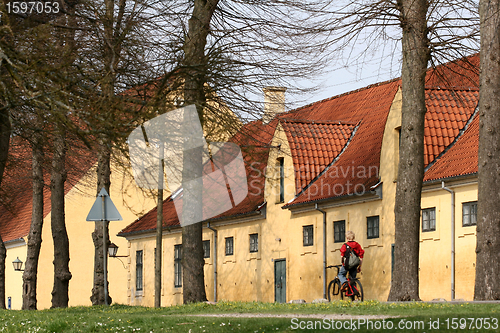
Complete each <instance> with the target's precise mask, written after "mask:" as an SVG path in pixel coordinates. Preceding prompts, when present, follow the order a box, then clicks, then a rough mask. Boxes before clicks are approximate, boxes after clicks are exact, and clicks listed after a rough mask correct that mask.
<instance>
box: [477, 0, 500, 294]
mask: <svg viewBox="0 0 500 333" xmlns="http://www.w3.org/2000/svg"><path fill="white" fill-rule="evenodd" d="M479 14H480V17H481V55H480V66H481V72H480V85H479V94H480V96H481V98H480V99H479V150H478V168H479V170H478V177H479V185H478V212H477V213H478V217H477V228H476V232H477V245H476V281H475V287H474V300H498V299H500V281H499V280H498V275H499V274H500V260H499V258H498V254H499V253H500V218H499V217H500V207H499V205H498V193H499V192H498V186H499V185H500V174H499V171H498V170H500V165H499V163H500V149H499V148H500V147H499V142H500V141H499V134H498V128H499V126H500V96H499V95H498V91H499V88H500V63H499V61H498V60H499V59H500V39H499V27H500V2H499V1H497V0H481V1H480V8H479Z"/></svg>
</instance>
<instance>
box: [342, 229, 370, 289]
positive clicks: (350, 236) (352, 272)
mask: <svg viewBox="0 0 500 333" xmlns="http://www.w3.org/2000/svg"><path fill="white" fill-rule="evenodd" d="M355 236H356V235H355V234H354V232H352V231H350V230H348V231H346V233H345V238H346V239H347V243H345V244H344V245H342V247H341V248H340V256H341V257H342V259H341V260H342V267H340V271H339V280H340V284H341V286H342V290H347V288H348V287H347V272H349V276H350V277H351V278H352V279H354V278H356V274H357V273H359V272H361V264H362V263H363V255H364V254H365V251H364V250H363V249H362V248H361V245H359V243H358V242H355V241H354V238H355ZM346 244H347V245H349V246H350V247H351V251H354V253H356V255H357V256H358V257H359V265H358V266H354V267H350V268H349V270H347V269H346V268H345V267H344V255H345V252H346V250H347V246H346Z"/></svg>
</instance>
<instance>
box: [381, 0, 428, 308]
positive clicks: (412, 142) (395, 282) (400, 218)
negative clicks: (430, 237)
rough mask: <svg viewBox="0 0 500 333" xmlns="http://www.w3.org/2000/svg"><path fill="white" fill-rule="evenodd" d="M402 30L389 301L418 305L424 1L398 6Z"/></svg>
mask: <svg viewBox="0 0 500 333" xmlns="http://www.w3.org/2000/svg"><path fill="white" fill-rule="evenodd" d="M398 3H399V5H400V13H401V26H402V29H403V39H402V43H403V44H402V48H403V67H402V71H401V79H402V98H403V105H402V118H401V147H400V156H399V170H398V180H397V188H396V203H395V207H394V212H395V217H396V221H395V249H394V267H395V269H394V272H393V274H392V282H391V291H390V293H389V298H388V299H389V301H411V300H419V299H420V297H419V292H418V287H419V277H418V274H419V273H418V265H419V231H420V199H421V193H422V180H423V175H424V121H425V112H426V106H425V74H426V69H427V63H428V61H429V45H428V39H427V23H426V22H427V21H426V13H427V9H428V2H427V1H426V0H401V1H398Z"/></svg>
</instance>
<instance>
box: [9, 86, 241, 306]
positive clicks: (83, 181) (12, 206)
mask: <svg viewBox="0 0 500 333" xmlns="http://www.w3.org/2000/svg"><path fill="white" fill-rule="evenodd" d="M154 88H155V85H154V84H152V86H149V85H144V86H140V87H137V88H135V89H133V90H130V91H127V92H126V94H128V96H129V97H131V98H135V99H137V98H139V99H145V100H147V99H150V98H151V97H152V95H151V91H152V89H154ZM175 96H182V95H181V94H180V93H179V92H178V91H175ZM174 99H175V98H174V97H172V98H169V99H168V100H169V101H170V102H168V103H166V107H167V108H173V107H175V106H174V104H175V103H173V100H174ZM177 101H178V98H177V99H175V102H177ZM170 104H172V105H170ZM208 104H209V107H207V109H206V112H205V116H206V118H205V119H204V128H203V129H204V132H205V133H204V134H205V137H206V138H207V140H221V138H222V139H224V136H228V133H229V134H230V133H234V132H236V131H237V129H238V127H239V126H240V121H239V120H238V119H237V117H236V116H235V115H234V114H233V113H232V112H231V111H230V110H229V109H228V108H227V106H225V105H224V104H223V103H222V102H220V101H218V99H217V98H216V96H211V97H210V101H209V102H208ZM215 118H218V119H219V121H218V122H217V121H215ZM221 119H223V120H221ZM229 125H231V128H230V127H229ZM222 126H224V128H222ZM9 154H10V155H9V165H8V167H7V169H6V172H5V177H4V181H3V183H2V191H3V194H4V195H3V198H2V199H3V200H2V205H0V235H1V236H2V240H3V241H4V242H5V245H6V248H7V258H6V267H5V270H6V271H5V274H6V297H7V301H6V304H7V305H9V304H10V307H11V308H12V309H20V308H21V307H22V284H23V280H22V274H23V273H22V272H19V271H14V269H13V265H12V262H13V261H14V260H16V259H17V258H19V260H21V261H22V262H23V263H24V262H26V253H27V242H28V234H29V230H30V224H31V211H32V185H31V150H30V148H29V146H28V144H27V143H26V142H22V141H21V140H20V139H19V138H15V139H13V142H12V144H11V148H10V151H9ZM117 154H118V155H119V153H117ZM114 157H115V158H116V159H115V160H114V161H113V162H112V172H111V187H110V193H109V195H110V198H111V199H112V201H113V203H114V204H115V206H116V208H117V209H118V211H119V212H120V214H121V216H122V218H123V221H112V222H110V223H109V235H110V241H111V242H112V243H115V244H116V245H117V246H118V248H119V250H118V255H120V256H123V255H127V256H128V255H129V251H128V246H129V243H128V242H127V241H126V240H125V239H124V238H122V237H116V235H117V234H118V232H119V231H120V230H122V229H124V228H125V227H126V226H127V225H128V224H130V222H131V221H134V220H136V219H137V218H138V217H140V216H143V215H144V214H146V213H147V212H148V211H150V210H151V209H152V208H153V207H156V198H155V193H152V192H150V191H148V190H142V189H140V188H139V187H137V185H136V183H135V181H134V179H133V177H132V175H131V170H130V167H129V166H127V163H126V162H125V163H124V162H123V159H122V158H120V157H119V156H114ZM66 167H67V170H68V180H67V182H66V184H65V216H66V228H67V233H68V238H69V247H70V248H69V251H70V263H69V270H70V272H71V274H72V278H71V280H70V282H69V305H70V306H79V305H91V304H92V303H91V300H90V296H91V294H92V288H93V279H94V244H93V240H92V232H93V231H94V228H95V224H94V222H87V221H86V217H87V215H88V213H89V211H90V209H91V207H92V205H93V203H94V202H95V200H96V187H97V179H96V168H97V162H96V157H95V154H94V153H93V152H90V151H88V149H84V148H78V147H75V146H72V147H70V149H69V151H68V154H67V166H66ZM45 182H46V185H47V186H46V187H47V188H46V190H45V191H44V221H43V230H42V246H41V250H40V259H39V263H38V279H37V307H38V309H44V308H49V307H50V306H51V299H52V295H51V292H52V288H53V277H54V266H53V263H52V262H53V260H54V247H53V241H52V233H51V228H50V210H51V208H50V190H49V187H50V186H49V185H50V178H49V177H48V175H46V179H45ZM167 194H168V193H167ZM129 266H130V256H129V257H128V258H124V259H121V258H115V259H113V258H110V259H109V260H108V281H109V295H110V296H111V297H112V300H113V302H114V303H120V304H125V303H128V302H129V298H128V296H127V290H128V285H129V280H130V277H129V276H128V270H129Z"/></svg>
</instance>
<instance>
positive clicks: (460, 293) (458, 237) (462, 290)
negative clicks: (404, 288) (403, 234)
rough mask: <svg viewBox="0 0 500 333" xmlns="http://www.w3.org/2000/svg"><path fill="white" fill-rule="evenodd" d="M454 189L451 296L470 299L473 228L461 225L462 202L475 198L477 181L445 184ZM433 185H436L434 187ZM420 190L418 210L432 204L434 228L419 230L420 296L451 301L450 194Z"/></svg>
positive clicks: (472, 285) (473, 252)
mask: <svg viewBox="0 0 500 333" xmlns="http://www.w3.org/2000/svg"><path fill="white" fill-rule="evenodd" d="M445 185H446V187H448V188H450V189H452V190H453V191H454V192H455V298H456V299H464V300H472V299H473V298H474V279H475V261H476V253H475V248H476V227H475V226H467V227H464V226H463V225H462V204H463V203H465V202H471V201H477V184H475V183H471V184H466V185H464V184H463V183H459V182H454V183H453V182H451V183H446V184H445ZM436 187H437V188H436ZM439 187H441V184H438V185H437V186H434V188H435V189H434V190H429V191H425V189H424V193H422V209H425V208H432V207H436V231H431V232H422V231H421V232H420V276H419V278H420V297H421V298H422V300H426V301H429V300H432V299H435V298H444V299H446V300H451V228H452V226H451V194H450V193H449V192H447V191H445V190H442V189H440V188H439Z"/></svg>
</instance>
